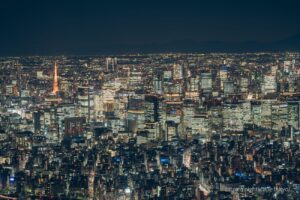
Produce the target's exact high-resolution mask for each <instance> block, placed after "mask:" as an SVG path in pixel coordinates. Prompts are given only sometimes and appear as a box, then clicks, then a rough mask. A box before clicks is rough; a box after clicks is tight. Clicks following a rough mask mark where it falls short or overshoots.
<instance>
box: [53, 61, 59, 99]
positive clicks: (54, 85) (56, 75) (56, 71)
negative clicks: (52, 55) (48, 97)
mask: <svg viewBox="0 0 300 200" xmlns="http://www.w3.org/2000/svg"><path fill="white" fill-rule="evenodd" d="M58 91H59V87H58V67H57V64H56V62H55V63H54V74H53V90H52V92H53V93H54V94H56V93H57V92H58Z"/></svg>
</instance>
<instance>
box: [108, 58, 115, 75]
mask: <svg viewBox="0 0 300 200" xmlns="http://www.w3.org/2000/svg"><path fill="white" fill-rule="evenodd" d="M116 69H117V58H106V72H114V71H115V70H116Z"/></svg>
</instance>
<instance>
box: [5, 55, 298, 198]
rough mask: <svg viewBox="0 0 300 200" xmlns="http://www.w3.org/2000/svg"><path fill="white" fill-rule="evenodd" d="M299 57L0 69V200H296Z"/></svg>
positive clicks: (114, 60) (117, 59) (183, 58)
mask: <svg viewBox="0 0 300 200" xmlns="http://www.w3.org/2000/svg"><path fill="white" fill-rule="evenodd" d="M299 77H300V53H292V52H282V53H243V54H222V53H208V54H180V53H176V54H175V53H170V54H167V53H166V54H135V55H117V56H56V57H50V56H32V57H2V58H0V105H1V107H0V148H1V150H0V198H3V199H90V200H93V199H95V200H98V199H99V200H104V199H106V200H109V199H111V200H112V199H117V200H123V199H124V200H125V199H128V200H129V199H136V200H137V199H149V200H150V199H152V200H155V199H170V200H171V199H174V200H179V199H212V200H213V199H223V200H225V199H228V200H229V199H266V200H269V199H282V200H286V199H299V197H300V149H299V147H300V145H299V144H300V143H299V141H300V132H299V125H300V119H299V115H300V111H299V106H300V98H299V94H300V79H299Z"/></svg>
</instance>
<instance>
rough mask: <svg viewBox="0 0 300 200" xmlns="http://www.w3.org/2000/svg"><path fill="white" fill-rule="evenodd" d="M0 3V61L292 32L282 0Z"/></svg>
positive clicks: (298, 25) (293, 13) (298, 24)
mask: <svg viewBox="0 0 300 200" xmlns="http://www.w3.org/2000/svg"><path fill="white" fill-rule="evenodd" d="M0 5H1V10H0V27H1V29H0V55H2V56H5V55H58V54H67V55H68V54H106V53H107V54H109V53H126V51H128V52H130V51H131V50H132V49H131V48H133V49H134V50H133V51H147V50H149V49H151V48H149V46H151V45H152V47H153V46H154V47H153V48H152V49H151V50H152V51H156V52H159V50H160V49H159V47H160V46H163V45H164V44H170V43H171V44H172V43H173V42H174V43H175V44H174V45H173V46H174V47H175V48H176V50H180V48H181V46H180V45H182V43H184V41H188V42H189V43H193V42H194V43H197V44H201V43H206V44H207V45H208V46H209V45H210V42H215V41H220V42H225V43H226V44H237V43H238V44H240V43H244V42H248V43H249V42H255V43H259V44H265V43H267V44H270V43H273V42H277V41H281V40H285V39H289V38H294V37H296V40H297V38H298V36H299V34H300V9H299V7H300V3H298V2H297V1H289V0H283V1H269V0H251V1H250V0H249V1H248V0H244V1H243V0H239V1H230V0H223V1H221V0H220V1H213V0H212V1H201V0H198V1H188V0H181V1H169V0H165V1H163V0H161V1H157V0H140V1H129V0H123V1H113V0H112V1H101V0H99V1H91V0H90V1H88V0H82V1H79V0H69V1H67V0H36V1H33V0H19V1H17V0H2V1H1V3H0ZM298 40H299V38H298ZM178 41H181V42H179V43H180V44H178V46H176V44H177V43H178ZM176 42H177V43H176ZM289 42H291V40H289ZM171 46H172V45H171ZM252 46H253V45H252ZM258 46H259V45H258ZM214 48H218V46H214ZM243 48H244V47H243ZM212 49H213V48H212ZM168 50H170V51H172V49H168ZM185 50H188V49H186V47H185ZM192 50H193V48H191V51H192ZM245 50H247V49H245Z"/></svg>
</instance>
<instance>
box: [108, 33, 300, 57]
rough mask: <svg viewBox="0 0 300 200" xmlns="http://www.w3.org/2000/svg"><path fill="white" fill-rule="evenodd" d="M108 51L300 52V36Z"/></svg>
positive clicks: (118, 47)
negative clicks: (276, 39) (265, 40)
mask: <svg viewBox="0 0 300 200" xmlns="http://www.w3.org/2000/svg"><path fill="white" fill-rule="evenodd" d="M106 50H107V52H106V53H160V52H259V51H271V52H273V51H300V34H298V35H295V36H292V37H289V38H286V39H283V40H278V41H274V42H255V41H246V42H235V43H234V42H222V41H209V42H198V41H195V40H189V39H186V40H176V41H170V42H166V43H152V44H139V45H116V46H110V47H107V48H106Z"/></svg>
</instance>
